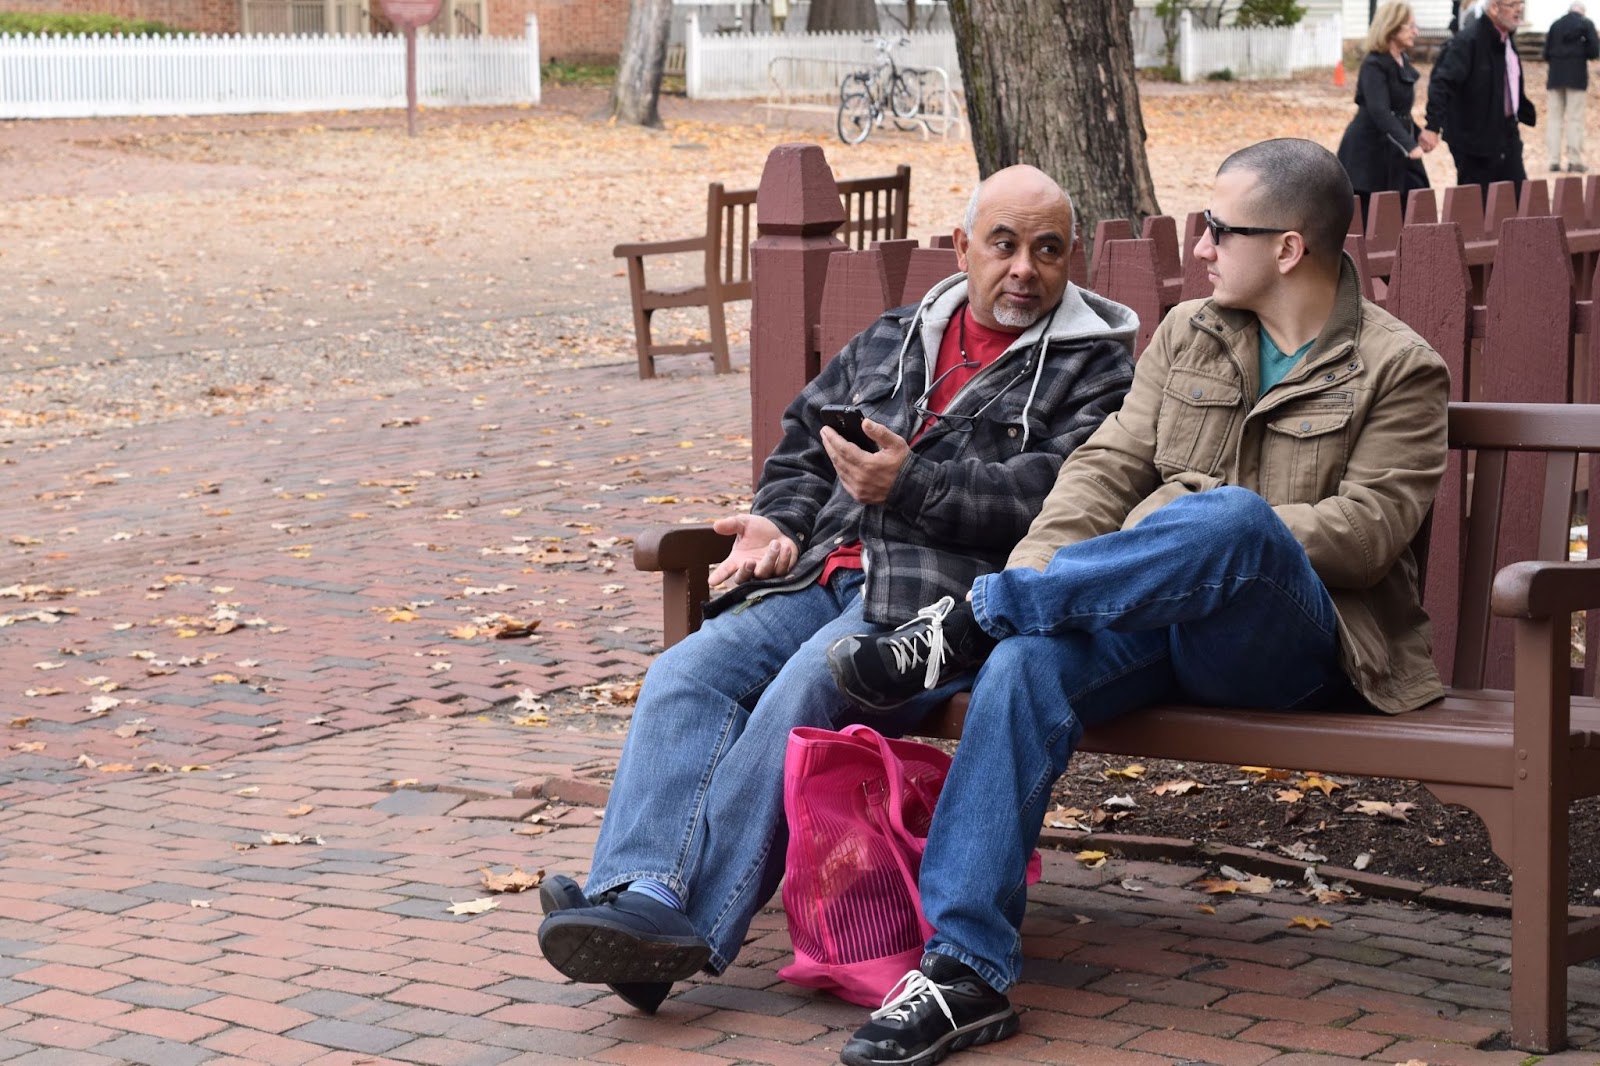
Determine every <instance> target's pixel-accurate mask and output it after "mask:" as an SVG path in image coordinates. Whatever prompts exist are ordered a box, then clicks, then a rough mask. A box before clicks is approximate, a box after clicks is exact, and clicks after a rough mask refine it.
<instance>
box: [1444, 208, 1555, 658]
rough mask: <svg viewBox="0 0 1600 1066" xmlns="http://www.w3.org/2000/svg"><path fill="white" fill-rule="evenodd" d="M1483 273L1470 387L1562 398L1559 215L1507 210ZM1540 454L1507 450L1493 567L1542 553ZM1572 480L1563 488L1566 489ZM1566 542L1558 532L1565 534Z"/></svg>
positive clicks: (1497, 642)
mask: <svg viewBox="0 0 1600 1066" xmlns="http://www.w3.org/2000/svg"><path fill="white" fill-rule="evenodd" d="M1501 236H1502V239H1501V241H1500V244H1499V247H1498V248H1497V249H1496V254H1495V260H1494V269H1493V271H1492V273H1491V274H1490V275H1489V288H1488V292H1487V294H1486V296H1487V311H1486V321H1485V333H1484V340H1483V351H1484V353H1485V354H1484V356H1483V357H1482V358H1480V359H1479V360H1478V361H1477V364H1476V366H1475V367H1474V368H1473V373H1474V380H1470V381H1468V383H1467V384H1468V388H1469V389H1470V390H1471V391H1470V393H1469V395H1477V396H1484V397H1487V398H1492V399H1494V400H1497V401H1504V402H1508V403H1565V402H1566V401H1567V400H1568V398H1569V397H1568V390H1569V384H1568V383H1569V380H1570V379H1569V375H1570V370H1569V366H1568V350H1569V348H1570V344H1571V335H1570V328H1571V320H1572V266H1571V262H1572V261H1571V257H1570V256H1569V255H1568V253H1567V243H1566V237H1565V234H1564V233H1563V231H1562V228H1561V221H1560V219H1557V218H1554V217H1552V216H1548V215H1547V216H1543V217H1539V218H1511V219H1507V220H1506V221H1505V222H1504V223H1502V226H1501ZM1543 474H1544V470H1543V468H1542V465H1541V463H1540V461H1539V457H1537V456H1532V455H1518V456H1513V457H1512V459H1511V461H1510V464H1509V470H1508V472H1507V478H1506V487H1505V519H1504V524H1503V525H1502V527H1501V529H1500V537H1499V552H1498V555H1497V565H1496V568H1497V569H1498V567H1500V566H1505V565H1506V564H1508V563H1512V562H1516V561H1518V560H1523V559H1535V558H1548V557H1549V556H1547V555H1541V554H1540V551H1539V549H1540V536H1541V531H1540V518H1541V515H1543V514H1544V506H1543V501H1544V500H1545V499H1546V494H1545V492H1544V481H1543ZM1570 491H1571V490H1570V488H1569V489H1568V494H1569V495H1570ZM1563 545H1564V538H1563ZM1511 628H1512V627H1511V624H1510V623H1509V622H1508V621H1505V620H1497V621H1496V622H1495V623H1494V625H1493V626H1492V633H1491V636H1490V642H1489V650H1488V653H1487V658H1486V660H1485V664H1484V668H1485V674H1484V684H1486V685H1487V686H1489V687H1490V688H1510V687H1511V681H1512V670H1513V657H1512V646H1511Z"/></svg>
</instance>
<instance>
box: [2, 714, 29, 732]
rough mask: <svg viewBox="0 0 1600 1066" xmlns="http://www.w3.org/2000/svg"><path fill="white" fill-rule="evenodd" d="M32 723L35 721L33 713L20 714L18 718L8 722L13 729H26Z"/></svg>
mask: <svg viewBox="0 0 1600 1066" xmlns="http://www.w3.org/2000/svg"><path fill="white" fill-rule="evenodd" d="M32 723H33V715H31V714H24V715H19V716H17V717H16V718H13V719H11V721H10V722H9V723H7V724H8V725H9V726H10V727H11V728H12V729H26V728H28V726H29V725H31V724H32Z"/></svg>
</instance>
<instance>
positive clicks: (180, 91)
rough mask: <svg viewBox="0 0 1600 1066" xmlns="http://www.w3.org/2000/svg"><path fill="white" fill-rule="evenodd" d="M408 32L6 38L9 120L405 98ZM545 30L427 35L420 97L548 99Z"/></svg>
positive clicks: (2, 85) (1, 105)
mask: <svg viewBox="0 0 1600 1066" xmlns="http://www.w3.org/2000/svg"><path fill="white" fill-rule="evenodd" d="M405 54H406V47H405V39H404V38H401V37H241V36H231V37H230V36H224V37H122V36H115V37H37V36H25V37H17V36H9V35H0V118H92V117H97V116H103V115H222V114H244V113H253V112H266V111H332V110H356V109H370V108H390V107H405V106H406V64H405ZM539 89H540V87H539V31H538V23H537V22H536V21H535V19H534V18H533V16H531V15H530V16H529V17H528V31H527V35H526V36H524V37H522V38H520V39H519V38H504V39H500V38H488V37H476V38H462V37H453V38H438V37H422V38H419V39H418V41H417V102H418V103H419V104H423V105H428V106H434V107H450V106H457V105H470V104H521V103H535V104H536V103H538V102H539Z"/></svg>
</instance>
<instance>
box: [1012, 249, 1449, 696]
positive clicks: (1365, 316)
mask: <svg viewBox="0 0 1600 1066" xmlns="http://www.w3.org/2000/svg"><path fill="white" fill-rule="evenodd" d="M1258 350H1259V324H1258V321H1257V319H1256V317H1255V315H1254V314H1252V313H1249V312H1244V311H1232V310H1226V309H1224V308H1221V307H1218V306H1217V305H1216V304H1214V303H1213V302H1211V301H1210V300H1197V301H1192V302H1189V303H1185V304H1180V305H1179V306H1178V307H1175V308H1173V310H1172V311H1171V312H1170V313H1169V314H1168V315H1167V316H1166V318H1165V319H1164V320H1163V321H1162V323H1161V326H1160V327H1159V328H1158V329H1157V330H1156V333H1155V336H1154V337H1153V338H1152V340H1151V342H1150V347H1149V349H1148V350H1147V351H1146V352H1145V353H1144V355H1143V356H1142V357H1141V358H1140V360H1139V363H1138V366H1137V369H1136V371H1135V374H1134V379H1133V388H1132V390H1131V391H1130V392H1129V393H1128V397H1127V399H1126V400H1125V401H1124V402H1123V405H1122V409H1121V411H1119V412H1118V413H1116V414H1114V415H1112V416H1111V417H1110V418H1108V419H1107V420H1106V421H1105V422H1104V423H1103V424H1102V425H1101V426H1100V428H1099V429H1098V430H1097V431H1096V432H1095V433H1094V435H1093V436H1092V437H1090V438H1089V440H1088V441H1087V442H1086V443H1085V444H1083V445H1082V446H1081V447H1079V448H1078V450H1077V451H1076V452H1074V453H1073V454H1072V456H1071V457H1070V458H1069V459H1068V461H1067V462H1066V463H1065V464H1064V465H1063V466H1062V468H1061V472H1060V474H1059V475H1058V477H1057V478H1056V484H1055V487H1054V488H1053V489H1052V490H1051V492H1050V495H1049V496H1048V497H1047V498H1046V500H1045V504H1044V508H1043V510H1042V511H1041V512H1040V513H1039V516H1038V518H1037V519H1035V520H1034V522H1033V525H1032V527H1031V528H1030V529H1029V531H1028V535H1027V536H1026V537H1024V538H1023V540H1022V541H1021V542H1020V543H1019V544H1018V545H1017V547H1016V548H1015V550H1013V551H1012V553H1011V558H1010V561H1009V563H1008V565H1009V566H1028V567H1033V568H1035V569H1041V570H1042V569H1043V568H1044V566H1045V564H1046V563H1048V562H1049V561H1050V558H1051V556H1052V555H1054V554H1055V552H1056V550H1057V549H1058V548H1060V547H1062V546H1064V545H1067V544H1073V543H1077V542H1078V541H1082V540H1087V539H1088V538H1090V537H1094V536H1097V535H1099V534H1101V533H1108V532H1111V531H1113V530H1116V529H1120V528H1125V527H1131V526H1132V525H1134V524H1136V523H1137V522H1138V521H1139V520H1140V519H1141V518H1143V517H1144V516H1145V515H1147V514H1149V513H1150V512H1152V511H1154V510H1155V509H1156V508H1158V507H1160V506H1162V505H1163V504H1166V503H1169V502H1170V501H1172V500H1173V499H1176V498H1177V497H1178V496H1180V495H1183V494H1185V493H1189V492H1202V491H1204V490H1206V489H1208V488H1214V487H1216V486H1219V485H1238V486H1242V487H1244V488H1247V489H1251V490H1252V491H1254V492H1257V493H1259V494H1260V495H1261V496H1262V497H1263V498H1265V499H1266V501H1267V502H1268V503H1270V504H1272V505H1273V508H1274V509H1275V510H1276V511H1277V513H1278V516H1279V517H1280V518H1282V519H1283V521H1284V522H1285V524H1287V525H1288V527H1289V528H1290V529H1291V530H1292V531H1293V532H1294V535H1295V537H1296V538H1297V539H1298V540H1299V541H1300V544H1301V546H1302V547H1304V548H1305V550H1306V554H1307V555H1308V556H1309V557H1310V560H1311V564H1312V566H1313V567H1315V569H1316V572H1317V574H1318V575H1319V576H1320V577H1321V578H1322V580H1323V583H1324V584H1325V585H1326V586H1327V587H1328V590H1329V592H1330V593H1331V594H1332V596H1333V602H1334V606H1335V607H1336V608H1337V610H1338V613H1339V636H1340V651H1341V656H1342V660H1343V666H1344V669H1345V672H1346V674H1348V675H1349V677H1350V679H1351V681H1352V682H1353V683H1354V684H1355V686H1356V688H1357V689H1358V690H1359V691H1360V692H1361V693H1362V694H1363V695H1364V696H1365V697H1366V698H1367V700H1369V701H1370V702H1371V703H1372V704H1373V705H1374V706H1375V707H1378V708H1379V709H1381V710H1384V711H1387V712H1389V713H1397V712H1400V711H1408V710H1411V709H1413V708H1416V707H1419V706H1421V705H1422V704H1424V703H1427V702H1429V701H1430V700H1433V699H1436V698H1438V697H1439V696H1440V695H1442V694H1443V687H1442V685H1441V683H1440V680H1439V674H1438V671H1437V669H1436V668H1435V667H1434V663H1433V656H1432V654H1431V649H1430V643H1429V637H1428V619H1427V616H1426V615H1425V614H1424V613H1423V610H1422V606H1421V603H1420V597H1419V596H1418V591H1417V566H1416V561H1415V559H1414V558H1413V557H1412V554H1411V548H1410V543H1411V539H1412V537H1414V536H1415V535H1416V532H1417V530H1418V528H1419V527H1420V526H1421V524H1422V521H1423V518H1424V517H1425V515H1426V514H1427V511H1428V507H1429V506H1430V504H1431V503H1432V502H1433V496H1434V492H1435V491H1436V489H1437V488H1438V484H1439V479H1440V477H1441V476H1442V475H1443V473H1444V468H1445V456H1446V436H1445V432H1446V405H1447V404H1448V401H1449V395H1450V378H1449V371H1448V370H1447V369H1446V367H1445V364H1444V361H1443V360H1442V359H1440V358H1439V355H1438V353H1437V352H1435V351H1434V350H1433V349H1432V348H1431V347H1429V346H1428V344H1427V342H1426V341H1424V340H1422V338H1421V337H1419V336H1417V334H1416V333H1414V332H1412V330H1411V329H1410V328H1409V327H1407V326H1406V325H1405V324H1404V323H1403V322H1401V321H1400V320H1399V319H1397V318H1395V317H1394V316H1393V315H1390V314H1388V313H1387V312H1385V311H1384V310H1383V309H1382V308H1380V307H1378V306H1377V305H1375V304H1373V303H1370V302H1368V301H1366V300H1363V299H1362V298H1361V295H1360V288H1359V286H1358V283H1357V281H1356V273H1355V266H1354V264H1353V263H1352V262H1351V261H1350V260H1349V259H1348V258H1347V259H1346V260H1345V262H1344V266H1343V270H1342V273H1341V276H1340V283H1339V293H1338V298H1337V301H1336V303H1335V307H1334V311H1333V314H1332V315H1331V316H1330V317H1329V319H1328V322H1327V324H1326V325H1325V326H1324V327H1323V329H1322V333H1321V334H1320V335H1319V336H1318V337H1317V339H1316V342H1315V343H1314V344H1313V345H1312V347H1311V350H1310V351H1309V352H1307V353H1306V356H1305V358H1304V359H1303V360H1302V361H1301V362H1300V364H1299V365H1298V366H1297V367H1296V368H1295V369H1294V370H1293V371H1291V372H1290V374H1289V376H1288V377H1287V378H1285V379H1284V380H1283V382H1281V383H1280V384H1278V385H1277V386H1275V387H1274V388H1273V389H1272V390H1271V391H1269V392H1268V393H1267V395H1265V396H1263V397H1261V398H1260V399H1259V400H1257V399H1256V395H1257V393H1258V392H1259V391H1260V370H1259V361H1258V359H1259V357H1258Z"/></svg>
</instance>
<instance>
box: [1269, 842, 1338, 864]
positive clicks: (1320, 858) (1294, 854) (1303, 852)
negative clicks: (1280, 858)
mask: <svg viewBox="0 0 1600 1066" xmlns="http://www.w3.org/2000/svg"><path fill="white" fill-rule="evenodd" d="M1278 850H1279V851H1281V852H1283V853H1284V854H1285V855H1287V856H1289V858H1291V859H1299V860H1300V861H1301V862H1324V861H1326V860H1327V858H1328V857H1327V856H1326V855H1322V854H1319V853H1318V852H1315V851H1312V850H1311V849H1310V848H1309V847H1307V846H1306V842H1305V841H1303V840H1296V841H1295V842H1294V843H1293V844H1285V845H1283V846H1282V847H1280V848H1278Z"/></svg>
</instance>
